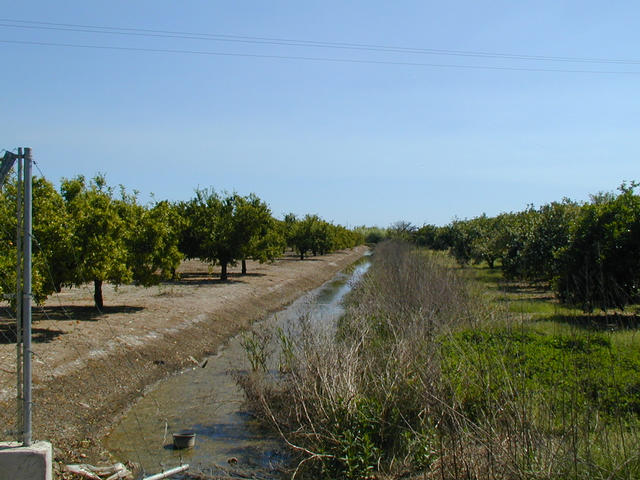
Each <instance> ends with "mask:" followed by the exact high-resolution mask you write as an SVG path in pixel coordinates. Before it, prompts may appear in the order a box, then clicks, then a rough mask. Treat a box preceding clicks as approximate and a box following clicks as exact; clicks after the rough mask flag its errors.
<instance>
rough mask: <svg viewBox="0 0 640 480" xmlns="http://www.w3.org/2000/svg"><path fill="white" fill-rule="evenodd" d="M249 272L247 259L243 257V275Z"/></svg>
mask: <svg viewBox="0 0 640 480" xmlns="http://www.w3.org/2000/svg"><path fill="white" fill-rule="evenodd" d="M246 274H247V261H246V260H245V259H244V258H243V259H242V275H246Z"/></svg>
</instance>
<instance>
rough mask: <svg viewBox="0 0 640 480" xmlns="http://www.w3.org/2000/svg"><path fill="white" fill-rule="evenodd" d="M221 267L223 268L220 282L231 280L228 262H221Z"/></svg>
mask: <svg viewBox="0 0 640 480" xmlns="http://www.w3.org/2000/svg"><path fill="white" fill-rule="evenodd" d="M220 267H221V268H222V271H221V272H220V280H222V281H223V282H226V281H227V280H228V278H229V277H228V275H227V262H220Z"/></svg>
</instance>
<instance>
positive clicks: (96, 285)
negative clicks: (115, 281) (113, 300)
mask: <svg viewBox="0 0 640 480" xmlns="http://www.w3.org/2000/svg"><path fill="white" fill-rule="evenodd" d="M93 301H94V302H95V304H96V308H97V309H98V310H102V309H103V308H104V303H103V302H102V280H94V281H93Z"/></svg>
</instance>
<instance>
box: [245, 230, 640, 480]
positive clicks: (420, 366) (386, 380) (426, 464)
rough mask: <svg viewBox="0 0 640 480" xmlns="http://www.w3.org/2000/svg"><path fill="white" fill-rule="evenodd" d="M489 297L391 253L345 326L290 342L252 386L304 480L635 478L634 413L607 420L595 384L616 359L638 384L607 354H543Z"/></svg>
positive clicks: (446, 268) (427, 257) (396, 247)
mask: <svg viewBox="0 0 640 480" xmlns="http://www.w3.org/2000/svg"><path fill="white" fill-rule="evenodd" d="M481 298H482V296H481V295H480V294H479V292H474V291H473V287H472V286H471V285H470V284H469V283H468V281H466V280H464V279H462V278H461V276H459V275H458V274H457V272H456V270H455V269H454V268H451V266H450V265H447V262H446V259H445V258H444V257H439V256H434V255H433V254H427V253H424V252H419V251H416V250H414V249H412V248H411V247H409V246H408V245H406V244H403V243H398V242H387V243H383V244H381V245H379V246H378V247H377V249H376V253H375V257H374V262H373V265H372V267H371V269H370V270H369V272H368V274H367V275H366V276H365V278H364V279H363V280H362V281H361V282H360V284H359V285H358V286H357V287H356V288H355V289H354V291H353V292H352V294H351V295H350V297H349V299H348V302H347V314H346V315H345V316H344V317H343V318H342V319H341V320H340V321H339V323H338V325H337V326H334V328H322V327H320V326H318V325H316V324H313V325H312V324H311V323H310V322H308V321H307V320H306V319H304V318H302V319H301V320H300V325H298V326H297V327H296V328H294V329H293V331H295V332H296V334H295V335H286V334H283V333H282V332H280V335H279V338H280V342H281V351H280V354H279V355H280V361H279V362H278V364H279V366H280V372H279V373H278V374H277V375H273V374H271V375H270V374H269V373H268V369H266V368H255V372H254V373H253V374H252V375H250V376H248V377H243V380H242V384H243V386H244V388H245V390H246V392H247V394H248V397H249V399H250V401H251V402H253V405H254V408H255V410H256V411H257V412H258V413H259V414H260V415H261V416H262V417H263V418H264V419H265V421H267V422H268V423H270V424H271V425H272V426H273V428H275V429H277V431H279V432H280V433H281V434H282V436H283V437H284V438H285V440H286V441H287V443H288V444H289V446H290V447H291V449H292V450H293V451H294V452H296V453H297V455H298V457H297V458H298V460H299V463H298V466H297V468H296V469H295V471H294V472H293V476H303V477H304V478H322V477H324V478H401V477H402V478H405V477H413V478H434V479H435V478H438V479H460V478H468V479H476V478H477V479H556V478H557V479H560V478H562V479H564V478H574V479H579V478H580V479H581V478H585V479H586V478H602V479H606V478H611V479H614V478H615V479H618V478H620V479H622V478H624V479H631V478H637V477H635V476H634V475H635V474H637V473H639V472H640V467H639V462H638V457H637V452H639V450H638V447H639V446H640V442H639V441H638V436H637V431H638V430H637V429H636V428H635V425H636V424H637V421H636V417H635V415H636V414H637V412H635V413H634V412H633V408H635V407H629V408H626V407H624V408H618V407H616V406H615V405H614V406H611V405H609V407H611V408H610V409H609V410H607V409H606V408H602V406H603V404H604V403H603V402H604V400H603V399H602V392H604V391H608V390H611V389H614V390H615V389H616V388H618V387H619V385H618V384H616V383H615V382H613V383H612V382H610V383H608V384H607V385H605V386H602V385H600V386H599V384H598V382H597V381H596V382H592V384H590V385H591V387H590V388H585V385H584V384H585V383H587V384H588V383H589V382H588V381H587V380H588V379H590V378H591V377H593V376H594V375H595V376H596V377H597V376H598V375H599V373H598V372H600V370H594V371H593V372H590V371H589V370H588V369H589V368H591V367H590V366H589V365H588V364H589V362H591V361H592V360H593V359H595V360H593V361H594V362H595V361H598V362H600V363H602V362H605V363H606V358H607V351H608V352H609V357H611V358H610V360H608V361H609V362H610V364H609V367H611V369H609V371H611V372H616V374H617V375H619V376H624V375H626V374H628V371H627V370H624V369H622V370H621V369H619V368H618V369H617V370H616V369H615V368H613V367H612V364H611V362H615V359H613V357H614V356H615V355H613V353H614V352H613V351H612V350H611V349H609V350H607V348H608V347H607V345H606V342H605V343H604V344H603V342H601V341H600V340H599V339H598V338H595V339H592V340H593V341H591V343H589V342H587V343H586V344H585V343H580V342H577V343H575V342H572V339H571V338H568V339H566V340H567V341H566V342H565V343H561V344H558V345H556V343H554V342H555V340H553V339H551V340H549V342H547V341H546V340H544V341H542V340H540V339H539V338H537V337H536V336H535V334H532V333H530V332H529V331H528V330H527V329H526V328H525V327H521V326H517V325H515V326H514V325H512V324H510V323H509V320H508V318H507V317H506V313H505V312H501V311H498V310H497V309H495V308H490V307H488V306H487V305H486V304H485V303H484V302H483V301H482V300H481ZM547 340H548V339H547ZM545 342H546V343H545ZM580 348H582V350H583V351H586V350H588V351H589V352H591V351H593V352H596V351H597V352H599V353H598V355H597V356H594V357H592V356H591V355H587V354H585V355H583V354H581V353H580V352H579V351H578V350H579V349H580ZM563 349H564V350H563ZM576 349H578V350H576ZM585 349H586V350H585ZM253 350H256V349H253ZM565 350H566V352H568V353H566V354H565V353H563V352H564V351H565ZM558 352H560V353H558ZM249 353H250V352H249ZM556 354H557V355H556ZM554 355H555V356H554ZM549 356H550V357H552V358H551V360H549V359H548V358H547V357H549ZM603 359H604V360H603ZM611 359H613V360H611ZM254 360H255V359H254ZM627 360H628V361H629V362H631V364H633V365H635V364H634V362H635V357H632V356H631V357H629V358H628V359H627ZM261 361H262V362H265V361H266V360H261ZM258 363H260V362H258ZM604 367H605V368H609V367H607V365H604ZM599 368H600V367H599ZM638 368H639V370H638V371H640V364H639V366H638ZM549 369H551V370H552V372H549V371H547V370H549ZM553 370H560V371H559V372H553ZM578 371H580V372H582V373H583V375H577V373H578ZM585 371H587V374H584V372H585ZM590 374H591V377H590ZM572 376H573V377H572ZM569 377H571V378H576V379H580V381H573V382H562V380H563V378H564V379H566V378H569ZM591 379H592V380H593V378H591ZM555 382H558V384H557V385H556V383H555ZM626 385H627V387H629V388H632V389H633V387H634V385H635V384H633V381H630V382H627V384H626ZM638 385H640V383H638ZM636 386H637V385H636ZM556 387H558V388H556ZM639 391H640V390H639ZM594 396H595V397H594ZM623 397H624V395H623V396H622V397H621V396H616V395H614V394H611V395H609V398H611V399H613V403H615V401H616V399H619V398H623ZM627 397H628V396H627ZM627 397H624V398H626V399H627V400H628V398H627ZM610 403H611V402H610ZM629 405H635V404H634V403H633V402H630V403H629ZM634 422H635V423H634Z"/></svg>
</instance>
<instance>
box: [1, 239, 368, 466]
mask: <svg viewBox="0 0 640 480" xmlns="http://www.w3.org/2000/svg"><path fill="white" fill-rule="evenodd" d="M365 251H366V247H357V248H354V249H351V250H343V251H340V252H336V253H333V254H330V255H325V256H322V257H312V258H308V259H305V260H303V261H300V260H299V259H298V258H297V257H296V256H294V255H293V254H292V253H291V254H288V255H285V256H284V257H283V258H281V259H279V260H277V261H276V262H274V263H272V264H259V263H254V262H248V264H247V267H248V274H247V275H241V274H240V269H239V266H238V268H237V269H235V268H232V269H230V275H229V281H227V282H221V281H219V280H218V279H217V275H218V273H219V271H218V269H217V268H214V269H212V268H211V267H210V266H209V265H207V264H204V263H202V262H199V261H197V260H190V261H185V262H183V264H182V265H181V267H180V270H179V272H180V274H181V278H180V280H178V281H174V282H170V283H164V284H161V285H159V286H155V287H150V288H143V287H137V286H132V285H126V286H120V287H117V288H115V287H113V286H111V285H105V287H104V289H103V292H104V301H105V308H104V309H103V310H102V311H98V310H96V308H95V307H94V306H93V290H92V288H91V287H92V285H86V286H83V287H81V288H73V289H64V290H63V291H62V292H61V293H60V294H56V295H53V296H52V297H50V298H49V299H48V300H47V302H46V304H45V305H43V306H42V307H34V313H33V318H34V322H33V353H34V355H33V401H34V407H33V437H34V439H38V440H48V441H50V442H52V443H53V445H54V452H55V454H54V456H55V457H56V460H57V461H58V462H60V463H71V462H78V461H81V462H83V463H87V462H88V463H91V462H100V461H105V460H108V452H105V451H104V450H103V448H102V446H101V439H102V438H103V437H104V436H105V435H106V434H107V433H108V431H109V428H110V426H112V425H113V423H114V421H115V420H116V419H117V418H118V417H119V416H120V415H121V414H122V413H123V412H124V411H126V409H127V408H128V406H129V405H131V404H132V402H134V401H135V400H136V399H137V398H139V397H140V396H142V395H144V392H145V388H147V387H148V386H150V385H151V384H153V383H155V382H157V381H159V380H161V379H162V378H165V377H166V376H168V375H171V374H173V373H176V372H179V371H181V370H184V369H185V368H187V367H190V366H193V364H194V362H198V361H201V360H202V359H203V358H204V357H206V356H209V355H212V354H215V353H216V352H217V351H218V349H219V348H220V347H221V346H223V345H224V343H225V342H226V341H227V340H228V339H229V338H231V337H232V336H234V335H236V334H237V333H238V332H240V331H241V330H243V329H246V328H247V327H248V326H249V325H250V324H251V323H253V322H254V321H256V320H259V319H261V318H263V317H264V316H266V315H267V314H269V313H272V312H274V311H278V310H280V309H281V308H283V307H284V306H285V305H287V304H289V303H291V302H292V301H293V300H295V299H296V298H298V297H299V296H300V295H302V294H303V293H304V292H306V291H308V290H311V289H313V288H315V287H317V286H319V285H321V284H322V283H324V282H325V281H327V280H329V279H330V278H331V277H332V276H333V275H334V274H335V273H337V272H338V271H340V270H342V269H344V268H345V267H347V266H348V265H350V264H352V263H353V262H354V261H356V260H357V259H358V258H359V257H361V256H362V255H363V253H364V252H365ZM190 357H191V358H190ZM15 369H16V344H15V321H14V320H13V319H12V318H11V315H10V314H9V310H8V308H7V305H6V304H4V305H3V304H0V439H1V440H12V439H13V438H12V434H11V431H12V430H14V429H15V428H16V425H15V424H16V420H15V417H16V400H15V394H16V386H15V383H16V379H15Z"/></svg>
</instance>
